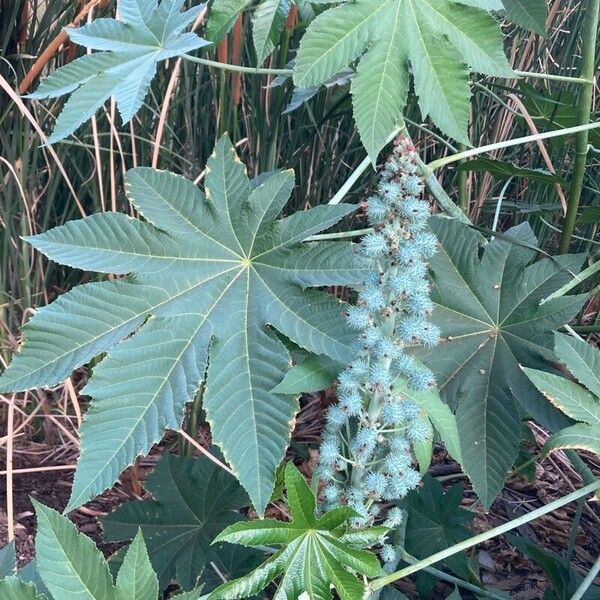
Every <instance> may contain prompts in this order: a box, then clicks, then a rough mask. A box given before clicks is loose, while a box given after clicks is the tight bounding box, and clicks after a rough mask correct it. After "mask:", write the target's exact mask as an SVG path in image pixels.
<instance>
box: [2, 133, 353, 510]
mask: <svg viewBox="0 0 600 600" xmlns="http://www.w3.org/2000/svg"><path fill="white" fill-rule="evenodd" d="M207 169H208V173H207V177H206V191H207V196H206V197H205V196H204V194H203V193H202V192H201V191H200V190H199V189H198V188H197V187H196V186H194V185H193V184H192V183H191V182H190V181H188V180H186V179H184V178H183V177H179V176H176V175H174V174H172V173H167V172H160V171H156V170H152V169H147V168H138V169H133V170H131V171H129V172H128V173H127V175H126V191H127V195H128V198H129V200H130V201H131V202H132V204H133V206H134V207H135V208H136V209H137V210H138V211H139V212H140V214H141V215H143V216H144V217H145V219H147V221H139V220H135V219H131V218H129V217H126V216H125V215H122V214H116V213H104V214H98V215H94V216H91V217H88V218H86V219H82V220H79V221H73V222H70V223H67V224H66V225H64V226H62V227H57V228H55V229H53V230H51V231H49V232H48V233H45V234H42V235H39V236H35V237H33V238H29V242H30V243H31V244H32V245H33V246H34V247H36V248H37V249H38V250H40V251H42V252H44V253H45V254H46V255H47V256H48V257H50V258H51V259H53V260H56V261H58V262H62V263H63V264H67V265H70V266H73V267H77V268H82V269H86V270H95V271H100V272H104V273H117V274H119V273H121V274H125V273H131V274H132V275H130V277H128V278H127V279H123V280H119V281H109V282H104V283H93V284H90V285H87V286H82V287H80V288H76V289H75V290H74V291H72V292H70V293H68V294H65V295H64V296H62V297H61V298H60V299H59V300H58V301H57V302H55V303H54V304H51V305H50V306H48V307H46V308H43V309H42V310H40V311H39V312H38V313H37V314H36V315H35V316H34V317H33V318H32V319H31V321H30V322H29V323H28V325H27V326H26V328H25V329H24V334H25V344H24V346H23V350H22V352H20V353H19V354H17V355H16V356H15V358H14V360H13V362H12V364H11V366H10V367H9V368H8V370H7V371H6V372H5V373H4V374H3V375H2V376H1V377H0V389H2V390H3V391H8V390H24V389H28V388H35V387H40V386H44V385H54V384H56V383H57V382H60V381H61V380H63V379H64V378H66V377H67V376H68V374H69V373H70V372H71V371H72V369H74V368H76V367H77V366H79V365H82V364H85V363H86V362H87V361H89V360H90V359H91V358H92V357H94V356H96V355H98V354H99V353H101V352H105V351H109V354H108V356H107V358H105V359H104V360H103V361H102V362H101V363H100V364H99V365H98V366H97V367H96V368H95V369H94V372H93V375H92V377H91V379H90V380H89V382H88V385H87V386H86V388H85V392H86V393H87V394H89V395H91V396H92V397H93V402H92V405H91V407H90V409H89V411H88V413H87V415H86V418H85V420H84V424H83V425H82V428H81V448H82V454H81V457H80V460H79V463H78V468H77V471H76V474H75V481H74V485H73V492H72V497H71V500H70V502H69V506H68V508H67V510H72V509H74V508H76V507H77V506H79V505H81V504H82V503H84V502H86V501H87V500H89V499H90V498H91V497H93V496H94V495H96V494H98V493H100V492H102V491H103V490H104V489H106V488H107V487H110V486H111V485H112V484H113V482H114V481H115V480H116V478H117V476H118V475H119V473H120V472H121V471H122V470H123V469H124V468H125V467H127V466H128V465H130V464H132V463H133V461H134V460H135V458H136V456H138V455H140V454H144V453H147V452H148V451H149V449H150V448H151V446H152V444H154V443H156V442H158V441H159V440H160V438H161V437H162V434H163V431H164V429H165V428H172V429H178V427H179V425H180V421H181V418H182V413H183V408H184V405H185V403H186V402H188V401H189V400H191V399H192V398H193V397H194V394H195V392H196V390H197V389H198V387H199V385H200V382H201V381H202V379H203V378H204V374H205V370H206V365H207V361H208V357H209V355H210V361H209V363H210V364H209V366H208V373H207V384H206V390H205V393H204V400H203V406H204V408H205V410H206V413H207V418H208V420H209V422H210V423H211V426H212V435H213V439H214V440H215V442H216V443H217V444H218V445H219V447H220V448H221V449H222V451H223V454H224V456H225V459H226V460H227V461H228V462H229V464H230V465H231V467H232V469H233V470H234V471H235V473H236V476H237V477H238V479H239V480H240V482H241V483H242V485H243V486H244V487H245V488H246V490H247V491H248V494H249V496H250V498H251V500H252V502H253V503H254V505H255V507H256V508H257V510H258V511H262V510H263V509H264V507H265V506H266V504H267V502H268V501H269V498H270V496H271V492H272V490H273V485H274V473H275V470H276V467H277V466H278V464H279V463H280V462H281V459H282V458H283V454H284V450H285V448H286V447H287V445H288V441H289V435H290V427H291V421H292V419H293V416H294V414H295V412H296V410H297V408H298V406H297V402H296V400H295V399H294V398H292V397H289V396H288V397H286V396H278V395H275V394H273V393H272V392H271V390H272V389H273V388H274V387H275V386H276V385H277V384H278V383H279V382H280V381H281V379H282V378H283V374H284V373H285V371H286V370H287V368H288V363H289V356H288V353H287V351H286V349H285V347H284V346H283V344H282V343H281V342H280V341H279V340H278V338H277V337H276V336H275V334H274V333H273V331H272V330H271V329H270V328H269V326H271V327H274V328H275V329H277V330H279V331H280V332H281V333H283V334H284V335H286V336H287V337H288V338H290V339H291V340H293V341H294V342H296V343H297V344H298V345H300V346H302V347H304V348H306V349H308V350H310V351H311V352H314V353H317V354H326V355H329V356H331V357H332V358H335V359H337V360H341V361H346V360H348V358H349V357H350V355H351V352H350V349H349V346H348V344H349V340H348V339H347V338H346V337H344V336H347V335H349V332H348V331H347V328H346V327H345V325H344V321H343V316H342V312H343V306H342V304H341V303H340V302H339V301H337V300H336V299H335V298H334V297H333V296H331V295H329V294H326V293H324V292H319V291H315V290H307V289H306V288H307V287H309V286H331V285H344V284H356V282H357V281H358V279H359V277H360V276H361V273H360V272H359V271H358V270H357V269H356V267H355V265H354V260H353V256H352V246H351V244H349V243H336V242H333V243H332V242H328V243H316V244H315V243H308V244H301V242H302V240H304V239H306V238H307V237H309V236H311V235H312V234H314V233H316V232H317V231H321V230H323V229H326V228H328V227H330V226H331V225H333V224H335V223H336V222H337V221H339V220H340V219H341V218H342V217H344V216H345V215H347V214H349V213H350V212H352V211H353V210H354V208H353V207H352V206H319V207H316V208H313V209H312V210H308V211H305V212H300V213H296V214H294V215H292V216H289V217H287V218H285V219H282V220H280V221H275V220H274V219H275V218H276V217H277V215H278V214H279V212H280V211H281V209H282V208H283V206H284V204H285V203H286V201H287V199H288V197H289V195H290V193H291V190H292V188H293V186H294V176H293V172H289V171H288V172H278V173H274V174H270V175H269V176H267V177H261V179H260V185H257V184H256V182H250V181H249V180H248V178H247V176H246V170H245V168H244V166H243V165H242V164H241V162H240V161H239V159H238V158H237V156H236V155H235V151H234V149H233V146H232V145H231V142H230V141H229V139H228V138H227V137H224V138H222V139H221V140H220V142H219V143H218V145H217V147H216V150H215V153H214V155H213V156H212V157H211V159H210V160H209V162H208V166H207ZM159 228H160V229H159ZM140 326H141V328H140ZM133 332H136V333H135V335H133V336H131V337H128V338H127V339H126V340H124V341H122V342H120V343H119V340H121V339H122V338H123V337H124V336H126V335H128V334H130V333H133ZM115 344H118V345H116V346H115ZM113 346H114V347H113Z"/></svg>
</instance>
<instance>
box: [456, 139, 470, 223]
mask: <svg viewBox="0 0 600 600" xmlns="http://www.w3.org/2000/svg"><path fill="white" fill-rule="evenodd" d="M466 149H467V147H466V146H465V145H464V144H460V145H459V146H458V150H459V152H464V151H465V150H466ZM461 162H463V161H461ZM468 181H469V173H468V172H467V171H459V172H458V206H460V209H461V210H462V211H463V212H464V213H465V214H467V213H468V212H469V195H468Z"/></svg>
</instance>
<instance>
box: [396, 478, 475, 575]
mask: <svg viewBox="0 0 600 600" xmlns="http://www.w3.org/2000/svg"><path fill="white" fill-rule="evenodd" d="M463 492H464V486H463V485H462V483H458V484H456V485H454V486H452V487H451V488H450V489H448V491H446V492H444V488H443V487H442V484H441V483H440V482H439V481H437V479H435V478H433V477H431V476H430V475H426V476H425V477H424V478H423V485H422V486H421V488H419V489H418V490H415V491H411V492H409V494H408V495H407V496H406V498H405V499H404V500H403V501H402V502H401V503H400V504H399V506H401V507H402V508H403V509H404V510H406V512H407V515H408V516H407V522H406V530H405V545H406V550H407V551H408V552H409V553H410V554H412V555H413V556H415V557H417V558H419V559H421V558H426V557H428V556H431V555H432V554H434V553H435V552H440V551H442V550H445V549H446V548H449V547H450V546H452V545H454V544H458V543H459V542H462V541H464V540H466V539H468V538H469V537H470V536H471V535H472V532H471V529H470V524H471V522H472V521H473V518H474V516H475V515H474V513H472V512H470V511H468V510H465V509H464V508H462V507H461V501H462V498H463ZM445 563H446V565H448V566H449V567H450V568H451V569H452V570H453V571H454V572H455V573H456V574H457V575H459V576H461V577H466V578H468V577H469V569H468V566H467V557H466V554H465V553H464V552H463V553H460V554H458V555H455V556H453V557H450V558H448V559H446V560H445Z"/></svg>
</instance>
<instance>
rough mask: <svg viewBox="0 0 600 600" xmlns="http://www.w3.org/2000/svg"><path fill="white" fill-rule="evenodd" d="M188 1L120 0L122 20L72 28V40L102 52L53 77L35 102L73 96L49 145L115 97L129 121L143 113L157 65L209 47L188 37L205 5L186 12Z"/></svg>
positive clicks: (37, 94)
mask: <svg viewBox="0 0 600 600" xmlns="http://www.w3.org/2000/svg"><path fill="white" fill-rule="evenodd" d="M183 5H184V0H162V2H161V3H160V5H159V4H158V2H157V0H144V1H143V2H141V1H140V0H119V4H118V8H119V13H120V20H116V19H97V20H96V21H94V22H92V23H89V24H88V25H84V26H83V27H79V28H68V29H67V33H68V34H69V38H70V39H71V41H73V42H75V43H76V44H79V45H81V46H85V47H86V48H90V49H93V50H100V52H97V53H94V54H85V55H84V56H82V57H80V58H78V59H76V60H74V61H73V62H71V63H69V64H68V65H65V66H64V67H62V68H60V69H58V70H57V71H56V72H54V73H52V74H51V75H50V76H49V77H48V78H47V79H45V80H44V81H43V82H42V83H41V84H40V86H39V87H38V89H37V90H36V92H35V93H33V94H31V95H30V96H29V97H30V98H38V99H39V98H57V97H59V96H63V95H65V94H71V97H70V98H69V100H68V101H67V103H66V104H65V106H64V108H63V110H62V112H61V114H60V115H59V117H58V119H57V120H56V124H55V126H54V132H53V133H52V135H51V136H50V137H49V139H48V142H49V143H54V142H56V141H58V140H61V139H63V138H65V137H67V136H68V135H70V134H71V133H73V132H75V131H76V130H77V128H78V127H79V126H80V125H81V124H82V123H84V122H85V121H87V120H88V119H89V118H91V117H92V116H93V115H94V114H95V113H96V111H97V110H98V109H99V108H100V107H101V106H102V105H103V104H104V103H105V102H106V100H108V98H110V97H111V96H112V97H113V98H114V99H115V101H116V103H117V107H118V109H119V113H120V114H121V118H122V119H123V122H124V123H127V122H128V121H129V120H130V119H131V118H132V117H133V116H134V115H135V113H136V112H137V111H138V110H139V109H140V107H141V106H142V103H143V102H144V98H145V97H146V94H147V93H148V88H149V87H150V83H151V82H152V79H153V78H154V76H155V74H156V65H157V63H159V62H161V61H163V60H166V59H168V58H172V57H175V56H181V55H183V54H185V53H187V52H190V51H191V50H196V49H197V48H201V47H202V46H204V45H206V44H208V42H207V41H206V40H203V39H202V38H201V37H199V36H197V35H196V34H194V33H182V32H183V30H184V29H185V28H187V27H188V26H189V25H190V24H191V23H193V22H194V21H195V20H196V18H197V17H198V15H199V14H200V12H201V11H202V8H203V7H202V5H198V6H195V7H194V8H191V9H190V10H188V11H185V12H183V13H182V12H181V9H182V8H183Z"/></svg>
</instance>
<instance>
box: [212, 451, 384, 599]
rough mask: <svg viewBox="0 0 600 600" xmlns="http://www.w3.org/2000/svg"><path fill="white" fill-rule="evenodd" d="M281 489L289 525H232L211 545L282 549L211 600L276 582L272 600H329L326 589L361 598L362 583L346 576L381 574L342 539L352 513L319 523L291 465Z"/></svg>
mask: <svg viewBox="0 0 600 600" xmlns="http://www.w3.org/2000/svg"><path fill="white" fill-rule="evenodd" d="M285 485H286V488H287V496H288V504H289V509H290V514H291V517H292V521H291V522H289V523H284V522H281V521H275V520H273V519H265V520H262V521H250V522H240V523H235V524H234V525H230V526H229V527H228V528H227V529H225V531H223V532H222V533H221V534H220V535H219V536H218V537H217V538H216V540H215V542H229V543H232V544H243V545H245V546H264V545H273V546H281V548H280V549H279V550H278V551H277V552H275V554H273V555H272V556H271V557H270V558H269V559H268V560H267V561H265V562H264V563H263V564H262V565H261V566H259V567H258V568H256V569H255V570H254V571H252V572H251V573H249V574H248V575H246V576H244V577H241V578H239V579H235V580H233V581H228V582H227V583H224V584H222V585H220V586H219V587H218V588H217V589H216V590H214V591H213V592H212V593H211V594H210V596H209V600H217V599H224V600H225V599H227V600H229V599H233V598H244V597H248V596H252V595H254V594H256V593H258V592H260V591H261V590H263V589H264V588H265V587H266V586H267V585H269V584H270V583H271V582H272V581H273V580H274V579H276V578H278V577H280V576H281V580H280V582H279V584H278V587H277V591H276V592H275V595H274V596H273V597H274V599H275V600H292V599H295V598H298V597H300V596H301V595H302V594H304V593H306V594H308V597H309V598H311V599H318V600H330V599H331V598H332V597H333V596H332V594H331V590H330V585H332V586H333V587H334V588H335V590H336V592H337V594H338V596H339V597H340V598H341V600H356V599H357V598H362V597H363V594H364V591H365V588H364V584H363V582H362V579H358V578H357V576H356V575H354V574H352V573H351V572H350V571H349V570H351V571H353V572H355V573H357V574H359V575H364V576H366V577H376V576H378V575H380V574H382V573H383V570H382V568H381V565H380V564H379V561H378V560H377V557H376V556H375V555H374V554H372V553H371V552H368V551H366V550H357V549H356V548H355V547H354V546H353V545H352V544H351V543H349V542H346V541H344V540H343V539H341V538H342V536H343V534H344V532H345V530H346V527H345V524H346V522H347V520H348V519H350V518H351V517H352V516H353V515H355V513H354V511H352V510H351V509H349V508H348V507H342V508H338V509H335V510H333V511H331V512H329V513H325V514H324V515H323V516H322V517H320V518H317V517H316V516H315V508H316V502H315V497H314V495H313V493H312V491H311V490H310V488H309V487H308V485H307V483H306V481H305V480H304V477H303V476H302V475H301V474H300V472H299V471H298V470H297V469H296V467H294V465H293V464H292V463H288V464H287V465H286V469H285ZM379 529H382V528H379ZM382 531H383V533H386V532H387V531H388V530H387V529H385V528H383V529H382ZM379 534H381V531H380V532H379Z"/></svg>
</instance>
